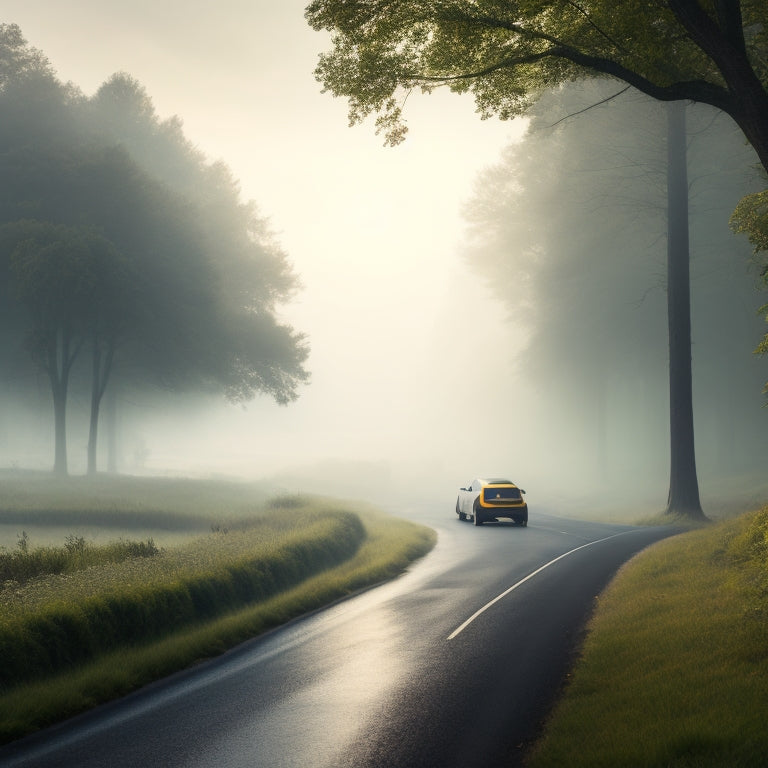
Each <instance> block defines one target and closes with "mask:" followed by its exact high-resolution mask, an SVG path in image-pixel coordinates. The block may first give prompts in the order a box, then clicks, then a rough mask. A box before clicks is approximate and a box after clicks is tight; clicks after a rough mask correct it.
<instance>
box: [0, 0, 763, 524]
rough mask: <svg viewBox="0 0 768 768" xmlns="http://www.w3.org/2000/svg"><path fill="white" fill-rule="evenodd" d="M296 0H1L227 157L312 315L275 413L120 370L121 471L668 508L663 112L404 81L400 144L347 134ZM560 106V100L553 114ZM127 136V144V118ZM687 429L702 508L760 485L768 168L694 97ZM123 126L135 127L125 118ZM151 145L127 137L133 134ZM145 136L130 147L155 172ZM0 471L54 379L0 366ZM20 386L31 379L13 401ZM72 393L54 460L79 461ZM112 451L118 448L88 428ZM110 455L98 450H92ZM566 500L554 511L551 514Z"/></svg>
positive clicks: (23, 445) (81, 396)
mask: <svg viewBox="0 0 768 768" xmlns="http://www.w3.org/2000/svg"><path fill="white" fill-rule="evenodd" d="M303 6H304V3H303V2H293V0H291V1H290V2H284V3H280V4H279V5H278V4H272V3H266V2H246V1H239V2H222V3H219V4H218V5H217V6H216V8H215V9H213V8H211V7H210V6H209V5H208V4H205V3H199V2H191V3H190V2H186V3H183V4H182V3H180V2H175V1H174V2H164V3H162V7H158V4H155V3H149V2H137V3H133V4H132V5H131V6H130V7H125V8H107V7H104V5H103V4H100V3H96V2H73V3H69V4H67V5H66V7H63V6H60V5H59V4H56V3H53V2H36V1H35V0H26V1H25V2H23V3H22V2H14V0H11V2H7V3H6V4H5V5H4V10H5V14H4V18H3V19H2V21H3V22H6V23H17V24H18V25H19V26H20V27H21V30H22V32H23V33H24V36H25V37H26V39H27V40H28V42H29V43H30V45H32V46H34V47H36V48H39V49H41V50H42V52H43V53H44V54H45V55H46V56H47V57H48V59H49V60H50V63H51V65H52V67H53V69H54V70H55V71H56V73H57V77H58V78H59V80H60V81H62V82H71V83H72V84H73V85H74V86H76V87H77V88H79V89H80V90H81V91H82V93H83V94H84V96H85V97H86V98H89V99H91V98H93V97H94V95H95V94H96V93H97V92H98V91H99V89H100V88H101V87H102V86H103V84H104V83H105V82H107V81H109V79H110V78H111V77H112V75H113V74H114V73H116V72H124V73H127V74H128V75H130V76H131V77H132V78H135V80H136V82H137V83H139V84H140V85H141V86H142V87H143V88H144V89H145V91H146V94H147V96H148V97H149V98H150V99H151V104H152V107H153V109H154V110H155V115H156V117H157V119H158V121H160V122H162V121H168V120H170V119H171V118H173V116H174V115H177V116H178V118H180V120H181V121H182V123H181V125H179V124H177V123H175V125H177V126H178V130H180V131H182V132H183V136H184V137H185V138H186V140H188V141H189V142H190V143H191V145H192V146H193V147H195V148H196V149H197V150H199V151H200V152H201V153H203V154H204V156H205V158H207V161H209V162H211V163H213V162H214V161H222V162H223V163H224V164H226V166H228V168H229V169H230V171H231V176H232V178H233V179H234V180H236V182H237V186H238V188H239V191H240V195H241V199H242V200H243V201H247V200H254V201H255V203H256V206H257V212H258V215H259V217H261V220H263V221H264V230H263V232H264V237H265V238H267V239H269V238H271V242H273V243H274V244H276V247H277V249H278V250H279V251H281V252H282V253H284V254H285V258H286V260H287V262H288V263H289V264H290V266H291V268H292V270H293V273H294V274H295V275H296V276H297V277H298V279H299V280H300V282H301V285H302V287H301V289H300V290H299V291H298V292H297V293H295V294H293V296H292V298H290V299H289V300H287V301H284V302H280V303H279V306H278V307H277V308H276V311H277V313H278V317H279V321H280V322H282V323H286V324H288V325H290V326H292V327H293V328H294V329H296V331H297V332H299V333H305V334H306V335H307V341H308V344H309V347H310V354H309V357H308V359H307V361H306V368H307V369H308V371H309V372H310V374H311V382H310V383H309V384H308V385H306V386H305V385H301V386H299V387H298V389H297V394H298V395H299V398H298V400H297V401H296V402H294V403H291V404H289V405H287V406H285V407H282V406H279V405H277V404H276V403H275V402H274V400H273V399H272V398H270V397H268V396H266V395H265V396H257V397H256V398H254V399H252V400H250V401H249V402H247V403H246V404H243V405H235V404H231V403H227V402H225V401H224V399H223V398H222V397H221V396H220V395H213V394H205V395H204V394H200V393H195V392H184V393H180V392H171V391H168V390H163V389H160V388H155V389H153V388H151V387H143V386H142V387H134V388H129V387H121V388H119V389H117V391H116V393H115V397H116V398H117V400H118V406H117V414H118V420H117V429H116V435H117V438H118V440H117V453H118V457H119V461H118V469H119V471H122V472H126V473H156V474H221V475H226V476H235V477H246V478H266V479H271V480H274V481H275V482H277V483H278V484H282V485H283V486H284V487H285V488H286V489H287V490H290V491H305V490H306V491H320V492H324V491H327V492H334V493H345V494H357V495H359V494H361V493H367V494H372V495H374V496H375V497H377V498H382V497H386V495H387V494H388V493H389V492H391V491H392V490H394V489H398V490H399V489H402V488H403V487H407V485H408V484H409V483H422V484H423V483H424V482H425V481H426V482H427V484H428V489H427V490H428V492H429V493H432V494H437V495H440V496H441V497H445V498H446V499H447V500H448V506H447V511H448V512H450V510H451V507H450V504H451V503H452V498H453V496H454V491H455V488H456V487H457V486H458V485H463V484H464V483H465V482H466V481H467V480H469V479H470V478H471V477H473V476H476V475H481V474H484V473H490V474H501V475H508V476H510V477H511V479H513V480H514V481H515V482H518V483H519V484H520V485H521V486H522V487H524V488H526V490H527V491H528V500H529V502H530V503H531V505H532V509H533V510H535V507H536V504H537V501H538V500H545V501H546V502H547V503H557V504H561V503H563V502H565V503H571V502H575V503H576V504H577V505H582V506H583V505H584V504H599V505H600V506H603V505H605V504H607V503H613V500H614V499H616V500H617V501H618V503H620V504H622V505H624V506H634V505H638V506H640V505H642V504H652V505H655V508H661V507H662V506H663V503H664V499H665V496H666V491H667V484H668V441H669V438H668V394H667V389H666V388H667V382H666V378H665V377H666V375H667V372H668V369H667V362H666V359H667V349H666V345H667V337H666V296H665V287H664V280H665V277H664V273H665V255H666V247H665V239H664V236H665V226H666V224H665V222H666V219H665V216H666V212H665V209H664V201H665V190H664V183H665V180H664V153H665V144H664V140H665V139H664V126H665V121H664V118H663V111H662V110H663V105H654V104H652V103H650V102H649V101H648V100H646V99H644V98H641V97H640V96H638V95H636V94H632V93H631V92H630V93H628V94H625V95H623V96H622V97H620V98H617V99H615V100H613V101H611V102H610V103H609V104H606V105H604V106H601V107H597V108H594V109H590V110H588V111H586V112H583V113H582V114H578V115H577V114H576V113H579V112H582V110H584V109H585V108H586V107H588V106H590V105H591V104H595V103H596V102H598V101H600V100H602V99H604V98H606V96H608V95H611V94H612V93H615V92H616V91H618V90H620V88H619V87H618V86H617V85H616V84H605V83H600V82H593V83H589V84H587V85H580V86H574V87H569V88H568V89H565V90H564V91H562V92H558V93H556V94H551V95H550V96H548V97H547V98H546V99H545V100H543V101H542V103H541V104H540V105H538V106H537V109H536V111H535V113H534V114H533V116H532V118H531V120H530V122H528V121H515V122H513V123H503V122H500V121H481V120H480V119H479V118H478V116H477V115H475V114H474V111H473V104H472V102H471V100H470V99H468V98H461V97H458V96H455V95H451V94H444V93H436V94H433V95H431V96H429V97H423V96H420V95H417V94H413V95H412V96H411V97H409V100H408V104H407V107H406V115H407V117H408V123H409V126H410V134H409V137H408V139H407V141H406V142H405V143H404V144H403V145H401V146H399V147H397V148H394V149H393V148H384V147H383V146H382V144H383V142H382V138H381V137H377V136H376V135H375V134H374V131H373V127H372V125H370V124H369V125H367V126H364V127H362V128H355V129H349V128H348V127H347V125H346V123H347V118H346V104H345V103H343V102H341V101H338V100H334V99H332V98H331V97H330V96H328V95H327V94H326V95H323V94H321V93H320V86H319V84H317V83H316V82H315V80H314V78H313V76H312V70H313V68H314V66H315V62H316V59H317V54H318V53H319V52H320V51H321V50H323V49H324V48H325V47H327V40H325V39H324V38H323V36H322V35H319V34H317V33H315V32H313V31H312V30H310V29H309V28H308V27H307V26H306V23H305V22H304V19H303ZM569 115H573V117H570V118H568V119H565V120H563V118H566V117H567V116H569ZM115 130H116V132H117V133H121V132H122V133H121V135H119V136H118V139H119V140H120V141H122V142H124V143H127V144H130V141H129V137H128V135H127V133H126V131H125V128H124V126H120V125H117V126H116V128H115ZM689 135H690V143H689V180H690V185H691V235H692V270H691V273H692V278H691V280H692V303H693V340H694V346H693V361H694V369H693V370H694V381H693V389H694V398H695V411H694V416H695V429H696V438H697V459H698V467H699V480H700V483H701V486H702V501H703V504H704V507H705V511H707V501H708V498H710V499H718V500H720V499H722V498H724V497H726V496H727V494H728V493H729V492H732V491H733V489H739V490H747V489H750V488H752V487H754V486H755V485H756V484H759V482H760V480H761V475H762V470H763V466H764V456H765V449H766V447H768V445H766V443H768V431H767V430H766V427H767V426H768V424H766V418H768V412H766V411H765V410H761V406H762V405H763V402H764V398H763V396H762V394H761V389H762V385H763V383H764V381H765V379H766V363H765V361H764V360H760V359H759V358H756V357H755V356H754V355H753V354H752V349H753V348H754V346H755V345H756V343H757V341H758V340H759V338H760V337H761V336H762V334H763V332H764V327H763V326H764V321H763V319H762V318H760V317H759V316H758V315H757V314H756V311H757V308H758V307H759V306H760V304H762V303H764V300H765V299H764V296H761V295H760V294H759V293H758V291H757V281H756V276H755V274H753V273H752V272H751V271H750V258H749V257H750V249H749V246H748V244H747V243H746V241H745V240H744V239H740V238H737V237H735V236H734V235H733V234H732V233H731V232H730V231H729V229H728V216H729V215H730V212H731V211H732V210H733V207H734V206H735V204H736V202H737V201H738V199H739V198H740V197H741V196H742V195H743V194H745V193H746V192H748V191H752V190H755V189H758V188H759V183H760V180H759V177H758V176H757V174H752V173H750V172H748V171H744V170H743V169H745V168H749V167H751V166H752V165H754V162H753V161H752V160H751V159H750V150H749V149H748V148H747V147H745V146H744V142H743V139H742V138H741V136H740V134H739V133H738V131H736V130H735V129H734V128H733V126H732V125H731V124H730V123H729V122H728V121H727V119H726V118H725V117H723V116H718V115H716V114H715V113H714V112H713V111H709V110H705V109H702V108H699V107H697V108H696V109H690V110H689ZM134 141H136V142H138V139H136V138H135V137H134ZM131 151H132V152H133V156H136V157H138V156H140V155H142V151H141V150H140V148H139V146H138V144H136V145H135V146H134V148H133V150H131V147H130V146H129V152H131ZM148 157H149V153H145V155H144V157H143V159H142V160H141V162H144V163H146V164H147V165H148V167H149V170H152V168H151V166H152V162H151V161H150V160H148V159H147V158H148ZM0 379H2V381H1V382H0V384H1V385H2V391H3V393H4V402H3V405H2V410H0V465H2V466H18V467H22V468H48V467H50V465H51V462H52V451H53V448H52V428H53V424H52V416H51V410H50V391H49V386H48V384H47V382H46V381H45V380H44V377H43V376H42V375H41V374H39V373H34V372H32V371H29V372H27V373H26V374H25V376H24V377H23V378H19V376H18V375H17V374H14V375H10V374H8V373H6V371H5V370H4V371H3V372H2V373H0ZM20 394H23V397H22V396H20ZM88 407H89V406H88V396H87V392H86V391H85V390H84V389H83V388H75V389H73V391H72V393H71V397H70V411H69V416H68V424H69V426H68V432H69V462H70V470H71V471H72V472H73V473H77V472H81V471H83V470H84V468H85V454H86V443H87V439H88V436H87V411H88ZM102 450H105V446H104V443H102ZM101 463H102V465H103V464H104V458H103V456H102V457H101ZM562 511H567V510H562Z"/></svg>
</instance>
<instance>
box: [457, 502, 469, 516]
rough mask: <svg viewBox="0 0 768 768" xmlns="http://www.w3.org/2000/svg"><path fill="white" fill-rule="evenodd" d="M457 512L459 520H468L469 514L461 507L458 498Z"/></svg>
mask: <svg viewBox="0 0 768 768" xmlns="http://www.w3.org/2000/svg"><path fill="white" fill-rule="evenodd" d="M456 514H457V515H458V516H459V520H466V519H467V516H466V515H465V514H464V513H463V512H462V511H461V510H460V509H459V500H458V499H456Z"/></svg>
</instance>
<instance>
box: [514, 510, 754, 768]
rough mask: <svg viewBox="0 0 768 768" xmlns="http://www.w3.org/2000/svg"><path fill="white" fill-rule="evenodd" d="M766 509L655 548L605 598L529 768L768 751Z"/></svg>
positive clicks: (721, 759) (682, 763) (678, 764)
mask: <svg viewBox="0 0 768 768" xmlns="http://www.w3.org/2000/svg"><path fill="white" fill-rule="evenodd" d="M766 619H768V508H765V509H763V510H761V511H760V512H757V513H752V514H749V515H743V516H741V517H739V518H736V519H733V520H728V521H725V522H723V523H720V524H717V525H715V526H711V527H708V528H704V529H701V530H696V531H692V532H689V533H686V534H682V535H680V536H677V537H675V538H672V539H667V540H665V541H663V542H660V543H658V544H656V545H655V546H654V547H652V548H651V549H649V550H647V551H645V552H643V553H641V554H640V555H639V556H638V557H637V558H635V559H634V560H633V561H632V562H631V563H630V564H628V565H627V566H625V567H624V569H623V570H622V571H621V572H620V574H619V576H618V577H617V579H616V580H615V581H614V583H613V584H612V585H611V587H610V588H609V589H608V591H607V592H606V593H605V594H604V595H603V596H602V597H601V598H600V600H599V603H598V609H597V613H596V615H595V617H594V620H593V621H592V623H591V626H590V633H589V635H588V638H587V640H586V643H585V646H584V649H583V655H582V658H581V660H580V661H579V663H578V665H577V667H576V669H575V672H574V674H573V678H572V680H571V682H570V684H569V686H568V688H567V690H566V693H565V696H564V698H563V700H562V701H561V702H560V704H559V706H558V707H557V708H556V710H555V712H554V715H553V717H552V719H551V721H550V723H549V725H548V727H547V729H546V733H545V735H544V738H543V739H542V741H541V742H540V743H539V744H538V745H537V746H536V748H535V749H534V751H533V753H532V755H531V757H530V760H529V765H530V768H548V767H549V766H558V767H559V766H562V765H568V766H573V767H574V768H579V766H585V767H586V766H589V768H601V767H602V766H605V768H613V767H614V766H633V767H635V766H636V767H637V768H661V767H662V766H664V767H665V768H667V767H669V768H689V767H691V766H696V767H697V768H699V767H700V768H707V767H709V766H712V767H714V766H726V765H727V766H735V767H737V766H749V767H750V768H752V766H754V767H755V768H756V767H757V766H762V765H764V764H765V755H766V754H768V731H767V730H766V727H765V723H766V721H767V720H768V621H766Z"/></svg>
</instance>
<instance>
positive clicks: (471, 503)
mask: <svg viewBox="0 0 768 768" xmlns="http://www.w3.org/2000/svg"><path fill="white" fill-rule="evenodd" d="M524 493H525V491H524V490H523V489H522V488H518V487H517V486H516V485H515V484H514V483H513V482H512V481H511V480H505V479H503V478H500V477H486V478H483V477H477V478H475V479H474V480H473V481H472V482H471V483H470V484H469V485H468V486H467V487H466V488H459V497H458V498H457V499H456V514H457V515H458V516H459V520H472V521H473V522H474V524H475V525H482V524H483V523H487V522H488V521H490V520H493V521H497V520H498V519H499V518H508V519H510V520H513V521H514V522H515V523H517V525H522V526H526V525H528V505H527V504H526V503H525V501H524V499H523V494H524Z"/></svg>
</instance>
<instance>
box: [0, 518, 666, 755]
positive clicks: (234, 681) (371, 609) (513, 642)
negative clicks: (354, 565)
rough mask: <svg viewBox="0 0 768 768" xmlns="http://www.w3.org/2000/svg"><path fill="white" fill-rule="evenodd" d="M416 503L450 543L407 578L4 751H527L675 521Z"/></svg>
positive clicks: (2, 752) (441, 543) (441, 541)
mask: <svg viewBox="0 0 768 768" xmlns="http://www.w3.org/2000/svg"><path fill="white" fill-rule="evenodd" d="M419 515H420V517H419V519H421V520H424V521H425V522H427V523H429V524H432V525H433V526H434V527H436V528H437V529H438V532H439V541H438V545H437V547H436V549H435V550H434V551H433V552H432V553H431V554H430V555H429V556H428V557H426V558H425V559H424V560H423V561H421V562H420V563H418V564H417V565H415V566H414V567H413V568H412V569H411V570H410V571H409V572H408V573H407V574H405V575H404V576H403V577H401V578H399V579H397V580H395V581H393V582H391V583H389V584H386V585H383V586H381V587H378V588H376V589H372V590H369V591H367V592H365V593H364V594H362V595H359V596H357V597H355V598H353V599H350V600H346V601H344V602H342V603H339V604H337V605H335V606H332V607H331V608H329V609H326V610H324V611H320V612H318V613H315V614H313V615H311V616H308V617H305V618H303V619H301V620H299V621H295V622H293V623H291V624H290V625H288V626H286V627H284V628H282V629H280V630H278V631H275V632H272V633H270V634H268V635H265V636H263V637H261V638H257V639H256V640H254V641H252V642H250V643H247V644H245V645H243V646H241V647H239V648H237V649H235V650H234V651H232V652H230V653H228V654H226V655H225V656H223V657H221V658H220V659H217V660H215V661H213V662H210V663H207V664H205V665H201V666H199V667H197V668H195V669H193V670H189V671H187V672H184V673H181V674H179V675H176V676H174V677H172V678H170V679H169V680H167V681H163V682H161V683H158V684H155V685H152V686H149V687H148V688H146V689H144V690H142V691H140V692H138V693H137V694H134V695H132V696H129V697H127V698H125V699H123V700H121V701H119V702H116V703H114V704H111V705H108V706H105V707H100V708H99V709H97V710H96V711H94V712H92V713H90V714H88V715H85V716H82V717H79V718H75V719H74V720H71V721H69V722H67V723H65V724H63V725H62V726H59V727H56V728H53V729H50V730H48V731H46V732H44V733H41V734H38V735H37V736H35V737H33V738H31V739H27V740H25V741H22V742H18V743H16V744H14V745H11V746H10V747H6V748H4V749H0V765H2V766H8V767H9V768H10V766H57V768H69V767H71V768H89V767H94V766H98V767H99V768H101V767H102V766H103V767H104V768H123V767H124V768H137V767H141V768H150V767H152V766H164V767H165V768H173V767H174V766H179V767H180V766H184V768H262V767H263V768H293V767H295V768H345V767H346V766H349V767H352V766H354V768H363V767H369V766H370V767H371V768H373V767H374V766H375V767H376V768H404V767H405V766H409V767H410V766H413V767H415V766H423V767H424V768H452V767H454V766H455V767H456V768H475V767H477V768H490V767H492V768H496V767H497V766H516V765H520V762H521V760H522V756H523V754H524V751H525V748H526V745H527V744H529V743H530V742H531V741H532V740H533V739H535V737H536V735H537V733H538V731H539V729H540V727H541V723H542V721H543V720H544V719H545V717H546V715H547V713H548V712H549V710H550V708H551V706H552V703H553V702H554V701H555V700H556V697H557V695H558V692H559V690H560V688H561V685H562V683H563V681H564V679H565V676H566V674H567V673H568V671H569V669H570V668H571V665H572V663H573V660H574V653H575V651H576V649H577V647H578V644H579V641H580V639H581V637H582V636H583V632H584V626H585V622H586V620H587V619H588V617H589V615H590V612H591V610H592V608H593V605H594V599H595V597H596V595H598V593H599V592H600V591H601V590H602V589H603V588H604V586H605V585H606V584H607V583H608V582H609V581H610V579H611V577H612V576H613V575H614V573H615V572H616V570H617V569H618V568H619V567H620V565H621V564H622V563H624V562H625V561H626V560H627V559H629V558H630V557H631V556H632V555H633V554H634V553H636V552H638V551H639V550H641V549H643V548H644V547H645V546H647V545H648V544H649V543H651V542H653V541H656V540H658V539H660V538H663V537H664V536H667V535H669V534H670V530H669V529H659V528H632V527H628V526H611V525H606V524H598V523H585V522H579V521H574V520H567V519H562V518H558V517H556V516H551V515H545V514H541V513H536V512H534V511H532V513H531V520H530V523H529V526H528V527H527V528H517V527H514V526H512V525H509V524H506V523H500V524H486V525H484V526H482V527H477V528H476V527H474V526H473V525H472V524H471V523H461V522H459V521H458V519H457V518H456V516H455V514H453V516H452V512H451V505H450V504H448V506H447V507H445V506H443V505H439V506H436V505H432V507H431V508H427V509H424V510H420V511H419ZM617 682H618V681H617Z"/></svg>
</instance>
